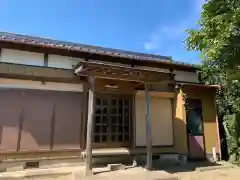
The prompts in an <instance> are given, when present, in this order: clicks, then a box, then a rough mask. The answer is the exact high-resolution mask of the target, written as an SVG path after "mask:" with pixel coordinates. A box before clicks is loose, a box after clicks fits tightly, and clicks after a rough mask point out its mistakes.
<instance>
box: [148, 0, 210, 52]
mask: <svg viewBox="0 0 240 180" xmlns="http://www.w3.org/2000/svg"><path fill="white" fill-rule="evenodd" d="M205 2H206V0H193V4H192V6H193V11H192V12H191V14H188V15H186V18H184V19H181V21H179V22H172V23H171V24H167V25H159V26H157V27H156V28H155V29H154V30H153V31H152V32H151V33H150V35H149V38H148V39H147V41H146V42H145V43H144V49H145V50H146V51H156V50H159V49H161V48H166V46H171V42H173V41H174V42H176V41H177V42H178V43H182V42H183V40H184V39H185V36H186V33H185V30H186V29H188V28H191V27H193V26H194V25H195V23H196V20H197V19H198V18H199V15H200V12H201V8H202V5H203V4H204V3H205Z"/></svg>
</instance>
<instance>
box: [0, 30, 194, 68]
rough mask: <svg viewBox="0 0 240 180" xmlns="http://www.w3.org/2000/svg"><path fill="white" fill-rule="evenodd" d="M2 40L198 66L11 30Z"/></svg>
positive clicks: (163, 57) (5, 33)
mask: <svg viewBox="0 0 240 180" xmlns="http://www.w3.org/2000/svg"><path fill="white" fill-rule="evenodd" d="M0 41H4V42H14V43H21V44H30V45H40V46H43V45H44V46H45V47H51V48H59V49H62V48H64V49H67V50H72V51H79V52H87V53H92V54H100V55H108V56H112V57H119V58H128V59H130V60H131V59H133V60H142V61H152V62H159V63H164V64H173V65H179V66H185V67H188V68H191V67H192V68H196V67H195V65H193V64H187V63H182V62H177V61H173V60H172V58H171V57H169V56H161V55H154V54H147V53H138V52H132V51H124V50H117V49H111V48H103V47H98V46H91V45H85V44H79V43H73V42H66V41H58V40H53V39H48V38H40V37H34V36H27V35H21V34H16V33H9V32H0Z"/></svg>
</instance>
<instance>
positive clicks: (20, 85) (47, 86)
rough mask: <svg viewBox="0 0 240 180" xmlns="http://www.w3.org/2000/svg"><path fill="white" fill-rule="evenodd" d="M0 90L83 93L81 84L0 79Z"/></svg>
mask: <svg viewBox="0 0 240 180" xmlns="http://www.w3.org/2000/svg"><path fill="white" fill-rule="evenodd" d="M0 88H17V89H38V90H54V91H72V92H83V85H82V84H70V83H57V82H44V83H43V82H41V81H30V80H20V79H7V78H0Z"/></svg>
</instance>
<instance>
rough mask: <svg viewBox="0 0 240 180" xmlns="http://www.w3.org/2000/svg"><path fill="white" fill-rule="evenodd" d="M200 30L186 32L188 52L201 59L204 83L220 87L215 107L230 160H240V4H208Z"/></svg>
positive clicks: (211, 0)
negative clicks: (199, 55) (193, 52)
mask: <svg viewBox="0 0 240 180" xmlns="http://www.w3.org/2000/svg"><path fill="white" fill-rule="evenodd" d="M197 24H198V28H196V29H189V30H187V33H188V37H187V39H186V41H185V44H186V48H187V49H188V50H189V51H199V52H200V53H201V57H202V64H201V70H200V71H199V73H200V75H201V79H202V81H203V82H204V83H206V84H219V85H220V89H218V92H217V98H216V101H217V102H216V103H217V107H218V113H219V116H220V117H223V120H224V126H225V131H226V134H227V143H228V147H229V155H230V159H231V160H233V161H235V162H236V161H239V160H240V133H239V132H238V133H237V131H238V130H239V128H238V124H240V123H239V121H240V118H239V117H240V116H239V115H240V0H208V1H206V3H205V4H204V5H203V7H202V12H201V18H200V20H199V21H197Z"/></svg>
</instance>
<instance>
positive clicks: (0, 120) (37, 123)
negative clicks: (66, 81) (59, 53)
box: [0, 89, 82, 152]
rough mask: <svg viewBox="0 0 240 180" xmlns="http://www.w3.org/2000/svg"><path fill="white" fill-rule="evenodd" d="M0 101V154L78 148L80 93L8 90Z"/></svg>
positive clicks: (3, 93) (0, 95)
mask: <svg viewBox="0 0 240 180" xmlns="http://www.w3.org/2000/svg"><path fill="white" fill-rule="evenodd" d="M0 99H1V101H0V126H1V128H0V151H2V152H3V151H17V150H20V151H22V150H49V149H68V148H74V149H79V148H80V129H81V117H82V111H81V94H79V93H67V92H53V91H33V90H12V89H11V90H10V89H9V90H1V91H0ZM20 130H22V131H21V132H20Z"/></svg>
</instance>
